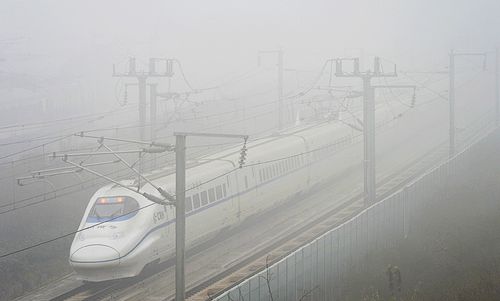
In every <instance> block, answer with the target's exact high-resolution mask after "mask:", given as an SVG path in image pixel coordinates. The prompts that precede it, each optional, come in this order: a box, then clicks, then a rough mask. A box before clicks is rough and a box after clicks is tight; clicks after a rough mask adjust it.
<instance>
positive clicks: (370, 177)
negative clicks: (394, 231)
mask: <svg viewBox="0 0 500 301" xmlns="http://www.w3.org/2000/svg"><path fill="white" fill-rule="evenodd" d="M370 81H371V75H366V76H364V77H363V127H364V128H363V140H364V143H363V145H364V153H363V158H364V160H363V168H364V200H365V204H366V205H370V204H373V203H374V202H375V198H376V191H375V187H376V186H375V182H376V179H375V102H374V97H373V96H374V95H373V92H374V89H373V87H372V86H371V83H370Z"/></svg>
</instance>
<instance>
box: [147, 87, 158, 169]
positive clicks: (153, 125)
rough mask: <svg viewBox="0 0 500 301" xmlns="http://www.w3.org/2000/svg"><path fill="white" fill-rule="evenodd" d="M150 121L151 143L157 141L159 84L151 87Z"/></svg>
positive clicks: (153, 162) (153, 155)
mask: <svg viewBox="0 0 500 301" xmlns="http://www.w3.org/2000/svg"><path fill="white" fill-rule="evenodd" d="M149 88H150V90H149V119H150V123H151V124H150V133H149V136H150V137H149V138H150V139H151V141H155V140H156V133H155V130H156V115H157V102H156V100H157V96H158V95H157V88H158V84H151V85H150V86H149ZM152 159H153V160H152V168H151V169H152V170H153V169H155V168H156V154H152Z"/></svg>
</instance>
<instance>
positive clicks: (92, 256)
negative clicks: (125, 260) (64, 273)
mask: <svg viewBox="0 0 500 301" xmlns="http://www.w3.org/2000/svg"><path fill="white" fill-rule="evenodd" d="M70 261H71V262H72V264H73V265H75V264H76V265H78V264H105V265H106V266H115V265H118V264H119V263H120V253H119V252H118V251H117V250H116V249H114V248H112V247H110V246H106V245H97V244H96V245H87V246H84V247H81V248H79V249H77V250H76V251H75V252H73V254H71V256H70Z"/></svg>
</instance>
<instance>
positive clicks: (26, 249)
mask: <svg viewBox="0 0 500 301" xmlns="http://www.w3.org/2000/svg"><path fill="white" fill-rule="evenodd" d="M379 126H380V125H379ZM360 135H361V134H358V135H355V137H356V136H360ZM339 143H341V142H335V143H331V144H328V145H325V146H322V147H319V148H316V149H313V150H309V151H305V152H300V153H297V154H294V155H290V156H285V157H281V158H277V159H272V160H267V161H263V162H257V163H252V164H245V165H244V166H243V168H249V167H253V166H258V165H264V164H269V163H273V162H278V161H282V160H286V159H289V158H293V157H297V156H301V155H304V154H309V153H312V152H315V151H319V150H322V149H326V148H329V147H332V146H334V145H336V144H339ZM239 169H240V168H239V167H236V168H234V169H231V170H229V171H227V172H224V173H222V174H220V175H218V176H215V177H213V178H211V179H209V180H207V181H204V182H202V183H200V184H198V185H196V186H193V187H191V188H189V189H186V190H185V191H186V192H187V191H189V190H192V189H195V188H197V187H199V186H201V185H205V184H207V183H209V182H212V181H215V180H217V179H219V178H221V177H224V176H226V175H229V174H230V173H232V172H235V171H237V170H239ZM153 205H156V203H153V202H152V203H151V204H148V205H145V206H142V207H139V208H137V209H135V210H132V211H130V212H128V213H126V214H122V215H119V216H116V217H113V218H110V219H108V220H106V221H102V222H98V223H96V224H94V225H91V226H87V227H84V228H82V229H78V230H75V231H70V232H68V233H66V234H63V235H59V236H56V237H54V238H51V239H48V240H44V241H41V242H38V243H35V244H32V245H29V246H26V247H24V248H20V249H17V250H14V251H10V252H6V253H4V254H1V255H0V259H3V258H6V257H10V256H13V255H16V254H19V253H22V252H25V251H28V250H31V249H34V248H37V247H40V246H43V245H46V244H49V243H51V242H54V241H57V240H60V239H63V238H66V237H69V236H72V235H75V234H77V233H79V232H82V231H85V230H89V229H92V228H94V227H97V226H100V225H102V224H105V223H109V222H112V221H113V220H115V219H118V218H120V217H122V216H125V215H128V214H131V213H134V212H138V211H140V210H143V209H146V208H149V207H151V206H153Z"/></svg>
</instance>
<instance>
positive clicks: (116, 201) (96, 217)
mask: <svg viewBox="0 0 500 301" xmlns="http://www.w3.org/2000/svg"><path fill="white" fill-rule="evenodd" d="M137 209H139V204H138V203H137V201H136V200H134V199H133V198H131V197H127V196H117V197H100V198H97V200H96V201H95V203H94V206H93V207H92V209H91V210H90V212H89V216H88V218H87V221H88V222H100V221H104V220H110V219H113V221H120V220H126V219H129V218H131V217H132V216H134V215H135V214H136V213H137Z"/></svg>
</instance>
